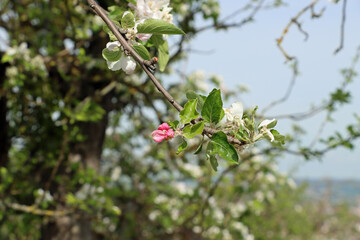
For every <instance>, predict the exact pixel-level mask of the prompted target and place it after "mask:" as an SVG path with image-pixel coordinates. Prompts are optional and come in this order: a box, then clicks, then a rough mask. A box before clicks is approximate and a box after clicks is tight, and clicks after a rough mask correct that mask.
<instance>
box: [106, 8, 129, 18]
mask: <svg viewBox="0 0 360 240" xmlns="http://www.w3.org/2000/svg"><path fill="white" fill-rule="evenodd" d="M108 9H109V11H110V13H109V15H108V17H109V18H110V19H111V20H114V21H120V20H121V18H122V16H123V15H124V12H126V9H125V8H122V7H118V6H111V7H108Z"/></svg>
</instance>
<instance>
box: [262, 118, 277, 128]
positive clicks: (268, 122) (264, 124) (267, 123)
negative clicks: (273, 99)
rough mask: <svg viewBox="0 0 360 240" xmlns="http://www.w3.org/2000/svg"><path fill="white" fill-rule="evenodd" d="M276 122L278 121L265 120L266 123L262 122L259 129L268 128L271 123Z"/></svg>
mask: <svg viewBox="0 0 360 240" xmlns="http://www.w3.org/2000/svg"><path fill="white" fill-rule="evenodd" d="M274 121H276V119H275V118H274V119H272V120H269V119H265V120H264V121H262V122H261V123H260V125H259V127H258V129H260V128H262V127H266V128H267V127H268V125H270V124H271V123H273V122H274Z"/></svg>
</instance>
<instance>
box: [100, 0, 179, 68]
mask: <svg viewBox="0 0 360 240" xmlns="http://www.w3.org/2000/svg"><path fill="white" fill-rule="evenodd" d="M129 7H130V8H131V9H132V10H133V11H134V14H132V13H131V12H130V11H126V12H124V14H123V15H122V19H124V17H125V16H129V17H130V18H133V19H131V21H133V22H134V25H132V24H131V25H130V26H129V27H126V26H125V27H124V26H122V28H120V32H121V33H122V34H124V35H125V37H126V39H127V41H128V43H129V44H130V45H134V44H137V42H136V39H139V40H141V41H143V42H146V41H147V40H148V39H149V38H150V37H151V36H152V34H141V33H138V30H137V26H138V25H139V24H141V23H143V22H144V21H145V20H146V19H159V20H163V21H166V22H169V23H172V20H173V16H172V14H170V11H171V10H172V8H170V7H169V0H138V1H137V3H136V5H134V4H131V3H130V4H129ZM106 48H107V50H108V51H110V52H112V51H119V48H120V49H121V44H120V42H119V41H113V42H109V43H108V44H107V45H106ZM107 65H108V68H109V69H110V70H112V71H117V70H120V69H122V70H123V71H124V72H125V73H127V74H131V73H133V72H134V71H135V68H136V62H135V60H134V59H133V58H132V57H131V56H127V55H126V54H125V53H123V54H122V55H121V57H120V58H119V59H116V60H114V61H111V60H107Z"/></svg>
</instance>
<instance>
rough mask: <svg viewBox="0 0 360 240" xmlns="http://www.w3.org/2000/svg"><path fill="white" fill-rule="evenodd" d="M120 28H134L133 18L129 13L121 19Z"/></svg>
mask: <svg viewBox="0 0 360 240" xmlns="http://www.w3.org/2000/svg"><path fill="white" fill-rule="evenodd" d="M121 27H122V28H124V29H129V28H133V27H135V17H134V14H132V13H131V12H126V13H124V15H123V16H122V18H121Z"/></svg>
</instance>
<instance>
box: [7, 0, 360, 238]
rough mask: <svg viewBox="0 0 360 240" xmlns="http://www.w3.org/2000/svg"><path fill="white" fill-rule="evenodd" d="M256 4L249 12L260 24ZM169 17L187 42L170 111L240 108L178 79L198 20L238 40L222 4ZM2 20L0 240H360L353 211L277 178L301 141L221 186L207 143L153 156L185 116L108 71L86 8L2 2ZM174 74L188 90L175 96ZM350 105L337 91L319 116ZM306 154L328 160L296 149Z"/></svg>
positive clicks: (215, 81)
mask: <svg viewBox="0 0 360 240" xmlns="http://www.w3.org/2000/svg"><path fill="white" fill-rule="evenodd" d="M259 2H261V1H249V2H248V3H246V4H247V5H246V8H244V9H243V10H244V11H249V12H253V13H254V14H255V13H256V11H255V10H256V8H257V7H258V6H259ZM270 2H271V1H270ZM99 3H100V4H101V6H102V7H103V8H105V9H107V8H108V7H110V6H112V5H118V6H124V7H126V6H127V2H126V1H110V0H103V1H99ZM282 5H283V2H282V1H272V2H271V4H270V5H269V6H272V7H281V6H282ZM170 6H171V7H172V8H173V14H174V22H175V25H177V26H179V27H180V28H181V29H183V30H184V31H185V32H186V33H187V35H186V36H184V37H177V38H172V39H171V41H172V42H171V43H172V44H171V46H172V49H171V51H170V53H171V56H170V61H169V66H168V68H167V70H166V71H165V73H163V74H159V73H157V76H158V77H159V78H160V79H161V80H162V81H163V83H164V84H165V86H167V88H168V89H169V91H170V92H171V94H172V95H173V96H174V97H175V99H177V100H178V101H179V102H181V103H184V102H185V100H186V99H185V93H186V91H188V90H195V91H198V92H201V93H205V89H207V88H208V86H211V87H217V88H220V89H222V90H223V94H224V97H225V99H226V98H229V97H236V95H237V94H241V92H242V90H243V89H236V90H235V89H234V91H230V90H225V88H224V86H223V82H222V79H221V77H219V76H216V75H212V76H208V75H204V74H203V73H202V72H194V73H192V74H190V75H188V76H187V75H184V74H182V73H176V72H175V70H176V68H174V67H173V66H175V65H176V63H178V62H180V61H183V60H185V59H186V56H187V55H186V51H185V48H184V46H185V44H189V43H190V41H191V39H192V38H194V37H195V36H196V35H197V34H199V33H201V32H202V31H203V30H204V29H197V28H196V24H195V23H196V21H197V20H198V19H200V18H201V19H204V21H207V22H208V24H209V27H208V28H209V29H210V28H211V29H229V28H231V26H227V25H226V22H219V16H220V6H219V4H218V3H217V2H216V1H215V0H201V1H200V0H186V1H183V0H182V1H180V0H173V1H171V3H170ZM269 6H268V7H269ZM0 14H1V18H0V28H1V30H3V31H4V32H5V33H6V35H7V38H6V39H2V40H1V41H2V45H5V46H7V48H6V51H3V52H0V56H1V59H2V61H1V64H0V154H1V155H0V157H1V158H0V239H10V240H11V239H16V240H18V239H59V240H60V239H62V240H63V239H65V240H66V239H87V240H88V239H224V240H226V239H246V240H251V239H359V238H360V235H359V231H360V219H359V217H358V216H357V215H356V214H354V213H352V211H351V209H350V207H349V206H348V205H346V204H337V205H333V204H331V203H330V202H329V201H328V200H327V199H326V198H324V199H320V200H313V199H309V198H307V197H306V194H305V189H306V187H305V186H299V187H297V186H296V184H295V182H294V181H293V180H292V179H291V178H289V177H288V176H285V175H284V174H281V173H279V172H278V170H277V168H276V158H277V157H279V156H280V155H281V154H282V152H284V151H285V152H286V151H288V146H289V145H291V144H293V145H298V144H299V143H298V142H297V139H294V137H293V136H294V135H292V133H289V134H288V136H287V138H288V139H287V140H288V141H287V142H288V144H289V145H285V146H280V145H270V144H264V145H260V146H258V147H257V148H249V149H245V150H243V151H242V152H241V163H240V164H239V165H236V166H227V165H226V164H225V163H224V161H220V162H221V166H220V170H219V171H218V172H217V173H214V172H213V170H212V169H211V166H210V164H209V162H207V161H205V156H203V155H202V154H199V155H195V156H194V155H193V152H194V151H195V150H196V146H197V145H198V143H199V142H200V140H201V139H194V140H192V142H189V147H188V149H187V150H186V152H185V153H183V154H181V155H180V156H177V155H176V154H175V152H176V149H177V146H178V145H179V144H180V139H175V140H174V141H172V142H166V143H162V144H155V143H154V142H153V141H152V139H151V137H150V136H151V132H152V130H154V129H156V128H157V126H158V124H159V123H161V122H165V121H170V120H174V119H176V118H177V112H176V110H175V109H173V108H172V106H171V105H170V104H168V103H167V102H166V101H164V98H163V97H162V96H161V95H160V93H159V92H158V91H157V90H156V89H155V87H154V86H153V85H152V83H151V82H150V81H149V80H148V79H147V77H146V76H145V75H144V74H143V73H142V72H141V70H140V69H138V70H137V72H136V74H132V75H125V74H124V73H123V72H122V71H118V72H112V71H110V70H108V68H107V66H106V63H105V61H104V60H103V58H102V57H101V51H102V49H103V48H104V47H105V45H106V43H107V42H108V41H109V39H108V36H107V34H106V33H105V32H104V31H103V30H102V25H103V23H102V21H101V19H100V18H99V17H97V16H95V15H94V13H93V12H92V11H91V10H90V8H89V7H88V5H87V4H86V2H85V1H78V0H48V1H45V0H35V1H28V0H3V1H1V3H0ZM253 17H255V16H253ZM245 20H246V21H244V22H243V24H245V23H247V22H250V21H251V19H245ZM150 51H151V54H153V55H156V52H155V51H154V49H150ZM171 74H179V75H180V76H181V80H180V81H177V82H174V81H171V82H166V79H167V78H168V76H169V75H171ZM344 74H345V75H346V74H347V75H346V76H347V78H346V79H348V74H349V72H345V73H344ZM354 75H355V74H354ZM352 76H353V72H351V76H350V77H352ZM349 101H350V100H349V97H348V96H347V95H346V92H343V91H342V90H341V89H339V90H338V91H337V92H335V93H334V94H333V95H332V96H331V101H330V102H329V104H328V105H326V106H323V110H325V111H335V110H336V108H335V106H336V103H337V102H340V103H347V102H349ZM348 130H349V133H350V136H351V137H352V138H346V139H344V138H343V137H341V136H340V137H339V136H336V135H335V136H334V137H332V138H329V139H328V142H327V144H328V148H329V149H332V148H335V147H337V146H348V147H351V146H352V145H351V141H353V140H354V139H355V138H357V137H358V136H360V134H359V126H358V125H357V124H354V125H352V126H351V127H348ZM300 133H301V128H294V133H293V134H300ZM324 152H325V151H324ZM297 154H300V155H303V156H304V157H306V158H312V157H313V156H320V155H321V154H323V152H321V151H316V152H311V151H310V150H309V149H305V148H302V147H301V146H299V148H298V152H297Z"/></svg>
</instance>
